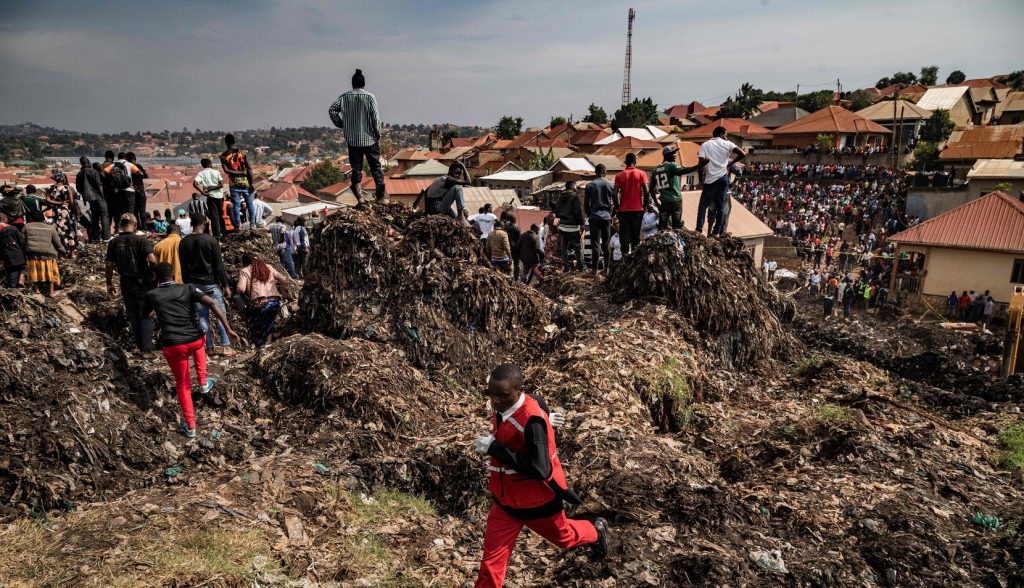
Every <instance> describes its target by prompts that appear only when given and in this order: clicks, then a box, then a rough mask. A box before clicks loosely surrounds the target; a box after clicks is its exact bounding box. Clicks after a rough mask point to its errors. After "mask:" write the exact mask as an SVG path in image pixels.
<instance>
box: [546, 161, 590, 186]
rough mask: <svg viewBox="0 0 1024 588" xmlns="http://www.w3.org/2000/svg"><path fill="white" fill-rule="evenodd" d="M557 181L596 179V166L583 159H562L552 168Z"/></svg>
mask: <svg viewBox="0 0 1024 588" xmlns="http://www.w3.org/2000/svg"><path fill="white" fill-rule="evenodd" d="M550 171H551V172H553V173H554V174H555V180H556V181H562V182H564V181H566V180H570V179H573V180H574V179H577V178H584V177H585V178H591V177H594V164H592V163H590V162H589V161H587V160H586V159H585V158H583V157H562V158H560V159H559V160H558V161H556V162H555V164H554V165H552V166H551V168H550Z"/></svg>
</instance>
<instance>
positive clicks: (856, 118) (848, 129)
mask: <svg viewBox="0 0 1024 588" xmlns="http://www.w3.org/2000/svg"><path fill="white" fill-rule="evenodd" d="M890 132H891V131H889V129H887V128H885V127H883V126H882V125H880V124H878V123H875V122H871V121H869V120H868V119H866V118H864V117H863V116H860V115H859V114H856V113H853V112H850V111H849V110H846V109H845V108H843V107H841V106H826V107H825V108H822V109H821V110H818V111H816V112H812V113H811V114H808V115H807V116H805V117H803V118H801V119H799V120H795V121H793V122H791V123H789V124H788V125H784V126H781V127H779V128H777V129H775V134H776V135H785V134H796V133H876V134H886V135H888V134H889V133H890Z"/></svg>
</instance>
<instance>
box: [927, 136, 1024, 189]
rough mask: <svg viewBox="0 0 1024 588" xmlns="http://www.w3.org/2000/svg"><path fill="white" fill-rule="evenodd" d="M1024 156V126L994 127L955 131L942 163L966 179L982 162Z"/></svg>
mask: <svg viewBox="0 0 1024 588" xmlns="http://www.w3.org/2000/svg"><path fill="white" fill-rule="evenodd" d="M1021 156H1024V124H1018V125H990V126H985V127H974V128H973V129H967V130H962V131H953V134H952V135H950V137H949V141H948V142H947V143H946V147H945V148H944V149H943V150H942V151H941V152H940V153H939V161H941V162H942V163H945V164H949V165H950V166H952V168H953V171H954V172H955V177H957V178H960V179H963V178H965V177H966V175H967V171H968V170H970V169H971V168H972V167H973V166H974V163H975V162H976V161H978V160H979V159H1015V158H1018V157H1021Z"/></svg>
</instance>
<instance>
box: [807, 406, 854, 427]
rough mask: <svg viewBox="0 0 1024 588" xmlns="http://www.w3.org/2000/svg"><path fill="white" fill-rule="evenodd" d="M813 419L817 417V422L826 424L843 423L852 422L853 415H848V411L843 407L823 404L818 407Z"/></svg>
mask: <svg viewBox="0 0 1024 588" xmlns="http://www.w3.org/2000/svg"><path fill="white" fill-rule="evenodd" d="M815 417H817V419H818V420H819V421H824V422H827V423H840V422H843V423H845V422H849V421H851V420H853V415H852V414H851V413H850V409H848V408H846V407H845V406H839V405H838V404H823V405H821V406H819V407H818V409H817V410H816V411H815Z"/></svg>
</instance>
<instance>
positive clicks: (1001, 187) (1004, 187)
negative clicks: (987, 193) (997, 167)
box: [992, 182, 1013, 193]
mask: <svg viewBox="0 0 1024 588" xmlns="http://www.w3.org/2000/svg"><path fill="white" fill-rule="evenodd" d="M992 189H993V190H995V191H996V192H1007V193H1009V191H1010V190H1012V189H1013V184H1011V183H1010V182H999V183H998V184H996V185H995V186H994V187H993V188H992Z"/></svg>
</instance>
